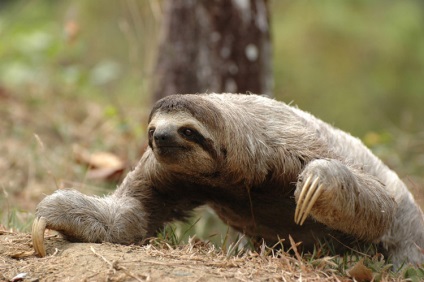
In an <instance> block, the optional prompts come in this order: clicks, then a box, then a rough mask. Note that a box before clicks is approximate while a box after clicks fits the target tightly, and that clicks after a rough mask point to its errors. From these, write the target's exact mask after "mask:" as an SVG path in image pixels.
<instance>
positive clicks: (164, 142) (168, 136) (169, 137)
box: [153, 130, 176, 146]
mask: <svg viewBox="0 0 424 282" xmlns="http://www.w3.org/2000/svg"><path fill="white" fill-rule="evenodd" d="M153 138H154V140H155V143H156V145H157V146H172V145H175V142H176V140H175V134H172V132H170V131H169V130H161V131H158V130H156V131H155V133H154V135H153Z"/></svg>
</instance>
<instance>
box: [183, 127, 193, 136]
mask: <svg viewBox="0 0 424 282" xmlns="http://www.w3.org/2000/svg"><path fill="white" fill-rule="evenodd" d="M183 133H184V135H185V136H191V135H193V130H191V129H188V128H186V129H184V131H183Z"/></svg>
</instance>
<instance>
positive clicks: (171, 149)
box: [153, 145, 187, 155]
mask: <svg viewBox="0 0 424 282" xmlns="http://www.w3.org/2000/svg"><path fill="white" fill-rule="evenodd" d="M186 149H187V148H185V147H183V146H178V145H162V146H156V147H155V149H154V150H153V151H155V152H156V153H158V154H159V155H167V154H171V153H175V152H176V151H182V150H186Z"/></svg>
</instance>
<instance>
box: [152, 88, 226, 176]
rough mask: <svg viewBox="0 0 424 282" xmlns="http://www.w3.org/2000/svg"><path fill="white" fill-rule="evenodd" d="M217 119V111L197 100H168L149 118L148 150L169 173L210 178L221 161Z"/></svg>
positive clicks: (190, 98)
mask: <svg viewBox="0 0 424 282" xmlns="http://www.w3.org/2000/svg"><path fill="white" fill-rule="evenodd" d="M187 96H190V97H187ZM220 118H221V117H220V111H219V110H218V109H217V108H216V107H214V106H213V105H212V104H211V103H210V102H208V101H207V100H205V99H203V98H202V97H201V96H194V95H172V96H168V97H166V98H164V99H162V100H160V101H158V102H157V103H156V105H155V106H154V108H153V110H152V112H151V114H150V118H149V126H148V136H149V146H150V148H151V149H152V151H153V153H154V155H155V157H156V159H157V160H158V162H159V163H161V164H162V165H163V166H164V167H166V169H168V170H170V171H173V172H179V173H185V174H192V175H197V176H203V177H208V176H213V175H215V174H217V173H219V169H220V164H222V161H223V159H224V158H225V148H222V147H220V145H219V144H218V142H216V140H217V138H218V135H219V122H220V121H219V120H220ZM221 123H222V122H221Z"/></svg>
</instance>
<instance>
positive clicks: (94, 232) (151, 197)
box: [32, 156, 199, 256]
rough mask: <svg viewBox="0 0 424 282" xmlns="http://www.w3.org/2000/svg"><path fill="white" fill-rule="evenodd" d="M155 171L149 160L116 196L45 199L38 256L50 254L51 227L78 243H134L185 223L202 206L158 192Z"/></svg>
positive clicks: (71, 194)
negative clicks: (48, 232)
mask: <svg viewBox="0 0 424 282" xmlns="http://www.w3.org/2000/svg"><path fill="white" fill-rule="evenodd" d="M152 169H153V167H152V163H151V162H150V164H149V159H148V156H144V157H143V158H142V160H141V161H140V163H139V164H138V166H137V167H136V168H135V169H134V170H133V171H132V172H130V173H129V174H128V175H127V176H126V178H125V179H124V181H123V183H122V184H121V186H120V187H119V188H118V189H117V190H116V191H115V192H114V193H113V194H112V195H110V196H106V197H95V196H87V195H84V194H81V193H80V192H78V191H75V190H58V191H56V192H55V193H53V194H52V195H49V196H47V197H46V198H44V199H43V200H42V201H41V202H40V203H39V204H38V206H37V211H36V219H35V221H34V224H33V231H32V234H33V242H34V248H35V249H36V251H37V252H38V254H39V255H40V256H44V255H45V249H44V245H43V235H44V230H45V228H48V229H52V230H57V231H59V232H60V233H61V234H63V235H64V236H65V238H67V239H69V240H72V241H80V242H113V243H120V244H131V243H139V242H140V241H142V240H143V239H145V238H146V237H150V236H153V235H155V232H156V231H157V230H158V228H160V227H162V226H163V225H164V223H166V222H169V221H171V220H174V219H183V218H184V217H185V216H186V215H187V213H188V212H189V211H190V210H192V209H193V208H194V207H196V206H197V205H198V204H199V203H195V202H189V201H187V200H186V199H184V198H181V197H178V196H176V195H174V196H173V197H172V199H171V198H170V196H166V193H163V194H161V193H158V191H156V189H155V187H154V186H153V184H152V182H151V179H152V178H151V177H152V175H151V172H152ZM171 196H172V195H171Z"/></svg>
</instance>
